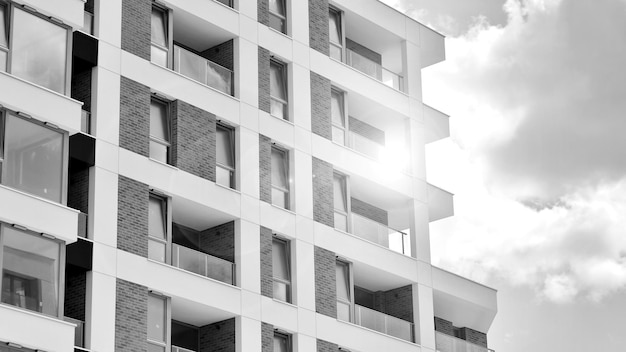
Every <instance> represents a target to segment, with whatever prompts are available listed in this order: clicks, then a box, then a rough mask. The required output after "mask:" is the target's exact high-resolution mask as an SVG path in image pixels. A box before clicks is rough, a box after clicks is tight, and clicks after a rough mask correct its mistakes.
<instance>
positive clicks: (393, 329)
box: [354, 305, 415, 342]
mask: <svg viewBox="0 0 626 352" xmlns="http://www.w3.org/2000/svg"><path fill="white" fill-rule="evenodd" d="M354 320H355V323H356V324H358V325H361V326H363V327H366V328H368V329H372V330H376V331H378V332H382V333H383V334H387V335H391V336H394V337H397V338H400V339H403V340H406V341H410V342H414V341H415V339H414V338H413V323H411V322H408V321H406V320H402V319H399V318H396V317H392V316H391V315H387V314H385V313H381V312H379V311H376V310H373V309H369V308H366V307H363V306H359V305H355V306H354Z"/></svg>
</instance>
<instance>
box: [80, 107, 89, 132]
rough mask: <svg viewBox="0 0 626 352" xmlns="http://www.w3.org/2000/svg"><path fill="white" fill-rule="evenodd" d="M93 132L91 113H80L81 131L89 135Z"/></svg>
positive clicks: (83, 111) (82, 111)
mask: <svg viewBox="0 0 626 352" xmlns="http://www.w3.org/2000/svg"><path fill="white" fill-rule="evenodd" d="M90 130H91V113H89V111H85V110H81V111H80V131H81V132H83V133H87V134H89V133H90Z"/></svg>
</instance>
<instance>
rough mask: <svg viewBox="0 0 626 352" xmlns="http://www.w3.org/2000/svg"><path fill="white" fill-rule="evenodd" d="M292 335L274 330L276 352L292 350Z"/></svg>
mask: <svg viewBox="0 0 626 352" xmlns="http://www.w3.org/2000/svg"><path fill="white" fill-rule="evenodd" d="M290 351H291V335H289V334H286V333H283V332H279V331H274V352H290Z"/></svg>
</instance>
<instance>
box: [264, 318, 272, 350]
mask: <svg viewBox="0 0 626 352" xmlns="http://www.w3.org/2000/svg"><path fill="white" fill-rule="evenodd" d="M261 351H262V352H274V326H273V325H271V324H268V323H261Z"/></svg>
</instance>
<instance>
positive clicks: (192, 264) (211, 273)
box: [172, 243, 235, 351]
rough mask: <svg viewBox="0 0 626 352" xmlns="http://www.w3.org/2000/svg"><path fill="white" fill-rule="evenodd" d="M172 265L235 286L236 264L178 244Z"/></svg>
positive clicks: (174, 247)
mask: <svg viewBox="0 0 626 352" xmlns="http://www.w3.org/2000/svg"><path fill="white" fill-rule="evenodd" d="M172 265H173V266H175V267H177V268H180V269H183V270H187V271H190V272H192V273H196V274H198V275H202V276H205V277H208V278H211V279H215V280H218V281H221V282H224V283H227V284H229V285H234V284H235V281H234V274H233V273H234V272H235V264H234V263H231V262H229V261H227V260H224V259H221V258H217V257H214V256H212V255H209V254H206V253H203V252H200V251H196V250H193V249H191V248H187V247H184V246H181V245H178V244H176V243H173V244H172ZM172 351H173V349H172Z"/></svg>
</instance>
